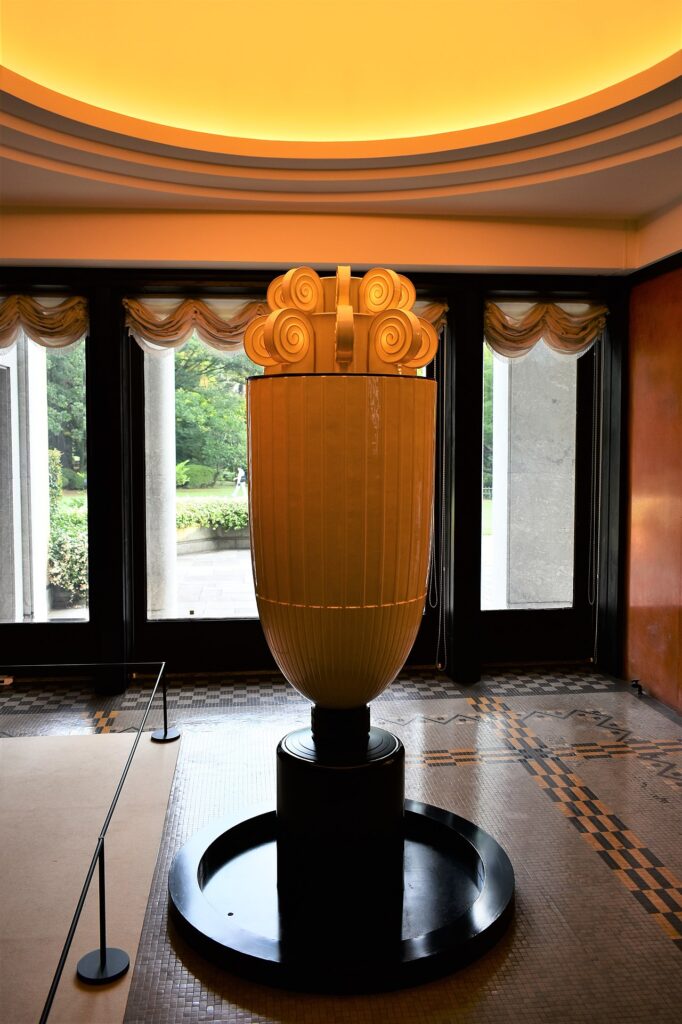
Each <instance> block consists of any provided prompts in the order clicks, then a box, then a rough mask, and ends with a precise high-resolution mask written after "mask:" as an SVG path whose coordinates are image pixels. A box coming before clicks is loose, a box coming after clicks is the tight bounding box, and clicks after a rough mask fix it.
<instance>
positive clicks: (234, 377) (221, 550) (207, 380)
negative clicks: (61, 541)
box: [145, 338, 263, 619]
mask: <svg viewBox="0 0 682 1024" xmlns="http://www.w3.org/2000/svg"><path fill="white" fill-rule="evenodd" d="M262 372H263V368H262V367H260V366H256V365H255V364H254V363H252V362H251V360H250V359H249V358H248V357H247V356H246V354H245V353H244V352H243V351H238V352H218V351H216V350H215V349H212V348H209V347H208V346H207V345H204V344H203V343H202V342H201V341H199V340H198V339H197V338H192V340H191V341H189V342H188V343H187V344H186V345H185V346H184V347H183V348H181V349H179V350H177V351H173V352H160V353H149V352H146V353H145V435H146V474H145V476H146V479H145V483H146V502H147V617H148V618H149V619H169V618H255V617H256V616H257V615H258V611H257V608H256V597H255V593H254V588H253V578H252V574H251V552H250V547H249V528H248V527H249V520H248V480H247V475H246V378H247V377H251V376H254V375H256V374H259V373H262Z"/></svg>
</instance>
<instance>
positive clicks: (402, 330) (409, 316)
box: [369, 309, 421, 363]
mask: <svg viewBox="0 0 682 1024" xmlns="http://www.w3.org/2000/svg"><path fill="white" fill-rule="evenodd" d="M369 343H370V345H371V346H373V348H374V351H375V353H376V354H377V356H378V357H379V359H381V360H382V362H384V363H407V362H408V361H409V360H411V359H414V358H415V356H416V355H417V353H418V352H419V350H420V348H421V327H420V324H419V319H418V318H417V317H416V316H415V315H414V313H410V312H409V311H408V310H406V309H388V310H386V311H385V312H383V313H377V315H376V316H375V317H374V320H373V321H372V323H371V325H370V328H369Z"/></svg>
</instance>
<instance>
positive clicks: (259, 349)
mask: <svg viewBox="0 0 682 1024" xmlns="http://www.w3.org/2000/svg"><path fill="white" fill-rule="evenodd" d="M267 319H268V318H267V317H266V316H257V317H256V319H255V320H252V321H251V323H250V324H249V326H248V327H247V328H246V331H245V332H244V351H245V352H246V354H247V356H248V357H249V359H250V360H251V362H252V363H256V364H257V365H258V366H276V365H277V360H276V359H273V358H272V356H271V355H270V353H269V352H268V350H267V349H266V347H265V337H264V334H265V324H266V322H267Z"/></svg>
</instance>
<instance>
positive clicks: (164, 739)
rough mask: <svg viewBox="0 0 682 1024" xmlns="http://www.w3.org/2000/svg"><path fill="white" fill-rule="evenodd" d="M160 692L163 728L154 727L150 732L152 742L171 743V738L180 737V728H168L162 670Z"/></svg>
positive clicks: (164, 681) (166, 697)
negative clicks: (161, 695)
mask: <svg viewBox="0 0 682 1024" xmlns="http://www.w3.org/2000/svg"><path fill="white" fill-rule="evenodd" d="M161 692H162V694H163V729H156V730H155V731H154V732H153V733H152V740H153V742H154V743H172V742H173V740H178V739H180V730H179V729H176V728H175V726H174V725H172V726H171V727H170V729H169V728H168V704H167V699H168V695H167V693H166V673H165V671H164V673H163V675H162V676H161Z"/></svg>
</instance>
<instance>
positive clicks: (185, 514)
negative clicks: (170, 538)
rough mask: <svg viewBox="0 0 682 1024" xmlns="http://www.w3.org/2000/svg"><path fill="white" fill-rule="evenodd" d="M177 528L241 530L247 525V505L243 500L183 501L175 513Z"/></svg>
mask: <svg viewBox="0 0 682 1024" xmlns="http://www.w3.org/2000/svg"><path fill="white" fill-rule="evenodd" d="M175 525H176V526H177V528H178V530H182V529H184V528H186V527H188V526H202V527H204V528H206V529H209V530H243V529H244V528H245V527H246V526H248V525H249V506H248V505H247V503H246V502H245V501H224V500H223V501H221V500H220V499H219V498H216V499H215V501H183V502H182V503H178V507H177V511H176V513H175Z"/></svg>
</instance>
